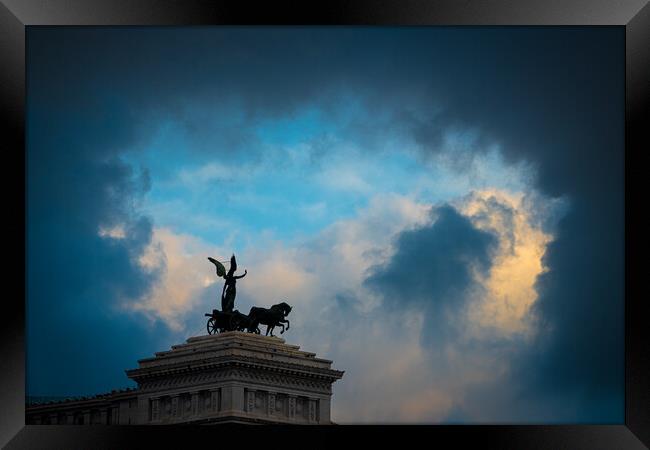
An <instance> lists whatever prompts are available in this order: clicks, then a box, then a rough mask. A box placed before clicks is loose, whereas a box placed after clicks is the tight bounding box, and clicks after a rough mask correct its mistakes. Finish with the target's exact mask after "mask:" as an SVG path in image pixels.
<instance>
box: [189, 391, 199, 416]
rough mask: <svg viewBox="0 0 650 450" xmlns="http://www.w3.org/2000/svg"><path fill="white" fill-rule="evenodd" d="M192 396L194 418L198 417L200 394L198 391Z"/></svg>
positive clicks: (191, 412) (191, 411)
mask: <svg viewBox="0 0 650 450" xmlns="http://www.w3.org/2000/svg"><path fill="white" fill-rule="evenodd" d="M191 394H192V409H191V410H190V414H191V415H192V416H196V415H198V413H199V393H198V392H197V391H193V392H191Z"/></svg>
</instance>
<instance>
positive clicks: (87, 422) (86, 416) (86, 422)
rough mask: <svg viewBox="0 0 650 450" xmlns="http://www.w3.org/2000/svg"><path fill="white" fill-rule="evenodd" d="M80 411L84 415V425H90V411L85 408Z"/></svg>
mask: <svg viewBox="0 0 650 450" xmlns="http://www.w3.org/2000/svg"><path fill="white" fill-rule="evenodd" d="M81 413H82V414H83V415H84V425H90V411H88V410H85V411H82V412H81Z"/></svg>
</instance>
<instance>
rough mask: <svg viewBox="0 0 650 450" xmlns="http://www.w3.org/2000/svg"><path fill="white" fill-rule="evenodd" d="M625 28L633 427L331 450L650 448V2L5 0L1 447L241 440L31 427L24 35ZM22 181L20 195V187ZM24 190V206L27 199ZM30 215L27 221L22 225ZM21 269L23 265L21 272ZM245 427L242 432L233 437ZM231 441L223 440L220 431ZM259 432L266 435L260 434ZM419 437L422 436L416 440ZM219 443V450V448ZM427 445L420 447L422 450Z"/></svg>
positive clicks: (510, 432) (433, 436) (529, 431)
mask: <svg viewBox="0 0 650 450" xmlns="http://www.w3.org/2000/svg"><path fill="white" fill-rule="evenodd" d="M226 24H228V25H233V24H234V25H264V24H270V25H616V26H622V27H625V36H626V44H625V45H626V107H625V108H626V109H625V111H626V129H625V132H626V147H625V202H626V209H625V234H626V237H625V255H626V267H625V269H626V270H625V334H626V339H625V371H626V374H625V380H626V390H625V392H626V394H625V424H622V425H555V426H553V425H544V426H536V425H517V426H507V425H499V426H417V427H415V426H414V427H411V426H393V427H372V426H366V427H360V426H353V427H330V428H327V429H323V428H311V427H305V428H301V429H300V430H296V429H295V428H292V429H291V430H290V431H289V432H290V433H295V432H298V431H299V432H300V434H302V435H304V436H303V437H302V438H301V439H308V440H309V442H311V441H312V440H313V441H314V442H318V443H319V444H321V445H328V444H329V445H336V444H339V443H341V444H343V443H344V442H345V440H346V439H347V436H348V435H349V434H350V433H351V432H352V433H355V434H356V433H360V434H362V435H364V436H365V435H368V436H373V437H375V438H379V439H383V438H384V436H385V435H386V433H389V434H391V435H397V436H396V437H398V438H399V439H400V440H403V439H404V441H403V442H404V443H406V444H407V445H409V444H410V445H413V444H416V442H417V441H416V439H425V442H430V443H432V444H437V445H443V446H446V445H445V444H453V446H454V447H456V446H462V445H468V444H469V445H472V446H479V447H488V448H513V449H515V448H516V449H522V448H539V449H546V448H549V449H550V448H552V449H556V448H572V449H578V448H585V449H601V448H602V449H614V448H618V449H622V448H630V449H633V448H646V446H650V347H649V346H648V345H647V342H650V336H649V332H648V328H649V327H648V325H647V323H648V313H647V312H646V311H647V308H644V300H645V298H644V295H643V293H642V289H641V286H640V281H641V280H642V278H641V274H642V266H641V263H640V261H641V256H642V255H641V252H642V251H643V250H642V249H643V248H644V247H645V246H644V245H643V244H645V240H644V233H643V232H642V231H641V229H640V227H641V226H640V223H641V221H640V220H638V219H639V217H640V216H639V215H640V214H643V211H642V209H643V208H635V205H643V202H637V201H636V200H635V199H634V196H635V195H637V193H640V192H641V188H642V180H643V179H644V177H643V175H642V173H641V171H642V170H643V169H644V167H643V166H642V165H641V164H636V163H635V161H636V160H638V159H639V158H640V155H643V150H647V149H648V148H650V145H649V144H650V142H649V139H648V135H649V131H648V130H649V129H650V127H648V122H647V120H644V118H647V116H648V102H649V100H650V45H648V44H649V43H650V5H648V1H647V0H627V1H620V2H611V1H606V0H591V1H590V0H571V1H568V0H536V1H534V0H468V1H465V0H444V1H439V0H438V1H436V0H354V1H350V0H348V1H345V0H318V1H309V2H307V1H304V2H298V1H273V2H266V3H265V2H259V4H258V3H257V2H255V3H254V2H250V1H242V0H240V1H236V2H235V1H206V0H185V1H182V2H181V1H174V0H2V2H1V3H0V61H1V63H0V67H1V68H2V69H1V70H0V90H1V94H0V98H1V104H2V108H1V109H0V110H1V111H2V114H3V116H4V117H3V124H4V125H5V126H6V128H7V130H8V131H7V132H6V133H3V136H2V137H3V139H2V141H3V146H2V147H3V149H4V151H3V155H8V156H10V157H11V158H10V160H9V162H8V163H7V166H6V168H5V174H6V173H7V172H9V173H11V174H13V175H14V176H10V177H7V176H5V177H2V180H3V184H4V186H3V187H4V192H5V193H7V194H9V195H7V197H9V198H10V200H11V201H13V202H15V204H12V205H11V206H9V207H8V208H9V209H8V210H9V211H11V213H10V217H8V218H9V219H11V220H10V221H9V226H10V229H9V232H10V235H9V236H15V235H18V236H21V237H22V238H23V239H22V244H23V245H20V244H18V243H19V242H21V240H20V239H16V238H15V237H14V238H10V239H8V240H10V241H11V242H15V243H16V250H15V256H14V255H13V254H12V258H11V259H12V260H14V259H15V260H18V261H19V262H20V263H16V264H11V265H9V267H7V268H6V269H5V273H7V271H9V273H8V277H7V279H9V280H11V283H12V284H13V285H14V286H15V287H16V290H15V293H12V294H8V293H7V292H8V291H5V302H4V304H3V314H2V315H3V316H4V321H3V326H2V327H0V328H1V330H2V331H1V332H0V333H1V336H0V345H1V346H2V347H1V350H0V355H1V357H0V361H1V362H0V364H1V366H0V367H1V374H2V375H1V376H2V383H0V405H2V407H1V408H0V445H3V446H4V445H7V447H6V448H67V449H71V448H129V447H131V446H133V447H139V448H141V447H142V442H147V447H149V446H160V447H169V446H175V447H179V446H180V447H181V448H184V447H186V446H187V443H188V442H192V444H193V445H201V444H200V443H199V442H200V441H202V442H205V443H206V445H208V444H214V443H215V442H218V443H219V445H224V443H225V442H224V441H225V439H226V437H225V436H230V439H237V440H240V439H241V436H242V435H241V432H240V433H237V432H232V433H230V432H228V433H224V432H222V431H214V429H207V428H196V427H183V428H181V427H146V426H129V427H118V426H105V427H75V426H57V425H53V426H45V425H40V426H37V425H33V426H26V425H25V340H24V336H25V329H24V327H25V313H24V306H25V305H24V299H25V294H26V284H25V272H24V268H25V264H24V263H25V259H24V258H25V246H24V244H25V234H24V233H25V231H24V230H25V224H26V220H27V218H26V216H25V211H26V208H25V200H26V196H25V190H26V188H27V185H26V180H25V31H26V27H27V26H38V25H120V26H121V25H158V26H170V25H174V26H182V25H226ZM21 176H22V177H23V178H22V184H21V183H20V182H19V180H20V177H21ZM20 188H22V195H21V192H20V191H21V189H20ZM21 213H22V214H21ZM21 263H22V264H21ZM235 428H236V427H235ZM220 430H221V429H220ZM286 432H287V429H286V428H284V427H272V428H267V427H261V428H259V429H256V430H248V429H247V430H246V432H245V435H246V439H249V440H250V442H256V443H261V442H263V441H261V439H263V440H264V441H269V442H270V441H273V444H272V445H283V444H282V443H283V441H285V440H286V439H288V436H280V435H279V433H282V434H284V433H286ZM257 433H259V434H257ZM416 435H417V436H416ZM215 439H217V441H215ZM416 445H417V444H416Z"/></svg>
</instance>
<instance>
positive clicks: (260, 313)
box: [247, 302, 291, 336]
mask: <svg viewBox="0 0 650 450" xmlns="http://www.w3.org/2000/svg"><path fill="white" fill-rule="evenodd" d="M290 312H291V306H289V305H288V304H287V303H285V302H282V303H278V304H277V305H273V306H271V307H270V308H268V309H267V308H260V307H257V306H253V307H252V308H251V310H250V312H249V313H248V317H249V318H250V323H249V324H248V327H247V328H248V330H249V331H254V332H256V333H259V328H258V327H259V325H260V324H262V325H266V336H268V335H269V333H271V336H273V329H274V328H275V327H278V326H279V327H282V331H281V332H280V334H283V333H284V331H285V328H284V324H285V323H286V324H287V328H286V329H287V330H288V329H289V327H290V323H289V321H288V320H286V319H285V317H287V316H288V315H289V313H290Z"/></svg>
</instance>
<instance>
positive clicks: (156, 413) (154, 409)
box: [151, 398, 160, 422]
mask: <svg viewBox="0 0 650 450" xmlns="http://www.w3.org/2000/svg"><path fill="white" fill-rule="evenodd" d="M158 420H160V399H158V398H152V399H151V421H152V422H157V421H158Z"/></svg>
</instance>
